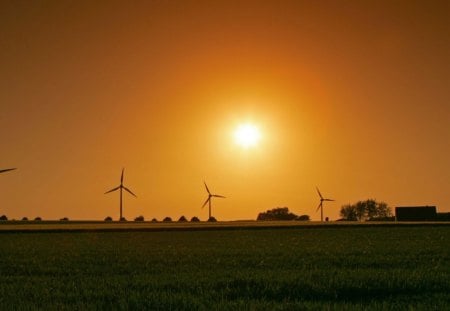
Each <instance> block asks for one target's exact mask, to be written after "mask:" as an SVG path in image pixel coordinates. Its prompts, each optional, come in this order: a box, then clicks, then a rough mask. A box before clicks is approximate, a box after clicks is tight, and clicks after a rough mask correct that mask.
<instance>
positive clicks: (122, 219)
mask: <svg viewBox="0 0 450 311" xmlns="http://www.w3.org/2000/svg"><path fill="white" fill-rule="evenodd" d="M119 221H127V219H126V218H125V217H121V218H120V219H119Z"/></svg>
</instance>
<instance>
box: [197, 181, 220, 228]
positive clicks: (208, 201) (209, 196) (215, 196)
mask: <svg viewBox="0 0 450 311" xmlns="http://www.w3.org/2000/svg"><path fill="white" fill-rule="evenodd" d="M203 183H204V184H205V188H206V191H207V192H208V198H207V199H206V201H205V203H203V205H202V208H204V207H205V205H206V204H207V203H208V205H209V218H208V220H209V219H211V198H212V197H214V198H224V199H225V197H224V196H223V195H218V194H212V193H211V191H209V189H208V185H206V182H203Z"/></svg>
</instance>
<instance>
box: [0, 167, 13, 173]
mask: <svg viewBox="0 0 450 311" xmlns="http://www.w3.org/2000/svg"><path fill="white" fill-rule="evenodd" d="M14 170H17V168H7V169H4V170H0V173H6V172H9V171H14Z"/></svg>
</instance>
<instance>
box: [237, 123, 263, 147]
mask: <svg viewBox="0 0 450 311" xmlns="http://www.w3.org/2000/svg"><path fill="white" fill-rule="evenodd" d="M260 139H261V133H260V131H259V129H258V127H257V126H255V125H253V124H250V123H245V124H241V125H239V126H238V127H237V128H236V130H235V131H234V141H235V142H236V144H238V145H239V146H241V147H243V148H246V149H247V148H251V147H255V146H257V145H258V143H259V141H260Z"/></svg>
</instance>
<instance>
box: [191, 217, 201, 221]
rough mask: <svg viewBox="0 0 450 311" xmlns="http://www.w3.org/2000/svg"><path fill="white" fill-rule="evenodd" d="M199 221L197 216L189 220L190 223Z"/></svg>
mask: <svg viewBox="0 0 450 311" xmlns="http://www.w3.org/2000/svg"><path fill="white" fill-rule="evenodd" d="M199 221H200V219H198V217H197V216H194V217H192V218H191V222H199Z"/></svg>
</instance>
